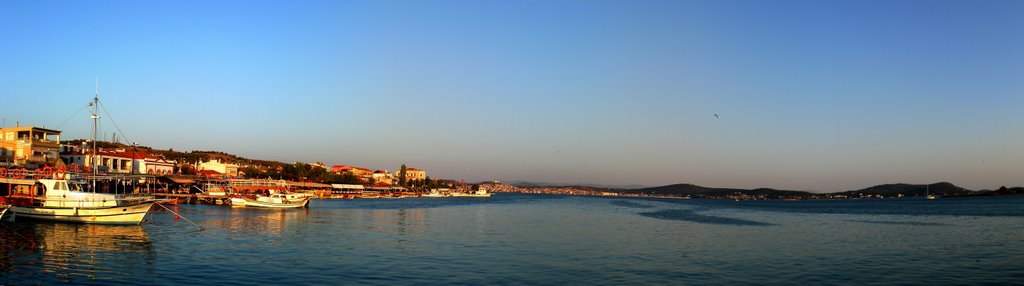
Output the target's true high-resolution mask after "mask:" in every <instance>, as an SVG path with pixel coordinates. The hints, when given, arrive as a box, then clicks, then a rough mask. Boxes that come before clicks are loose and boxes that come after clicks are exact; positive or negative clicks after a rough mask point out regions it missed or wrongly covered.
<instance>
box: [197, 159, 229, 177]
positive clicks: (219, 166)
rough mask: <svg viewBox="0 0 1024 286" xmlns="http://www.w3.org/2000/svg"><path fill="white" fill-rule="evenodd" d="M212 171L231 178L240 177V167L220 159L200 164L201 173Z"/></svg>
mask: <svg viewBox="0 0 1024 286" xmlns="http://www.w3.org/2000/svg"><path fill="white" fill-rule="evenodd" d="M202 170H212V171H217V172H218V173H221V174H224V175H228V176H231V177H237V176H238V165H237V164H232V163H226V162H221V161H220V159H212V160H210V161H207V162H200V163H199V171H202Z"/></svg>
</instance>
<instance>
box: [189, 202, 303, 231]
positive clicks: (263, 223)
mask: <svg viewBox="0 0 1024 286" xmlns="http://www.w3.org/2000/svg"><path fill="white" fill-rule="evenodd" d="M308 213H309V209H294V210H262V209H238V208H233V209H231V212H230V213H229V214H228V215H227V216H226V217H223V218H215V219H210V220H209V221H207V222H206V223H207V224H209V226H208V227H209V228H215V229H223V230H225V231H226V232H228V233H249V234H257V233H258V234H268V235H281V233H282V232H283V231H284V230H285V229H286V228H285V227H286V226H287V225H288V224H289V223H296V222H297V221H299V219H300V218H302V217H305V216H307V215H308Z"/></svg>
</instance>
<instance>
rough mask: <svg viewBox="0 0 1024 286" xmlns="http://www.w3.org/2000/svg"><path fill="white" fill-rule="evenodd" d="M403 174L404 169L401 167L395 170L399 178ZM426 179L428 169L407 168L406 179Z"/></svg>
mask: <svg viewBox="0 0 1024 286" xmlns="http://www.w3.org/2000/svg"><path fill="white" fill-rule="evenodd" d="M401 175H402V170H401V169H398V170H397V171H395V177H396V178H399V177H400V176H401ZM426 179H427V171H425V170H420V169H416V168H405V180H406V181H411V180H426Z"/></svg>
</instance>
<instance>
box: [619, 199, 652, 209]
mask: <svg viewBox="0 0 1024 286" xmlns="http://www.w3.org/2000/svg"><path fill="white" fill-rule="evenodd" d="M608 204H609V205H613V206H620V207H627V208H638V209H649V208H653V207H654V206H652V205H645V204H638V203H634V202H630V201H621V200H620V201H610V202H608Z"/></svg>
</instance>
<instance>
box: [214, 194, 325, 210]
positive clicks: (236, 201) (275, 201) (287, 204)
mask: <svg viewBox="0 0 1024 286" xmlns="http://www.w3.org/2000/svg"><path fill="white" fill-rule="evenodd" d="M309 200H310V199H309V198H308V197H303V198H298V199H288V196H287V195H285V194H272V195H270V196H269V197H267V196H256V199H251V198H246V197H232V198H231V207H255V208H272V209H291V208H302V207H308V206H309Z"/></svg>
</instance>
